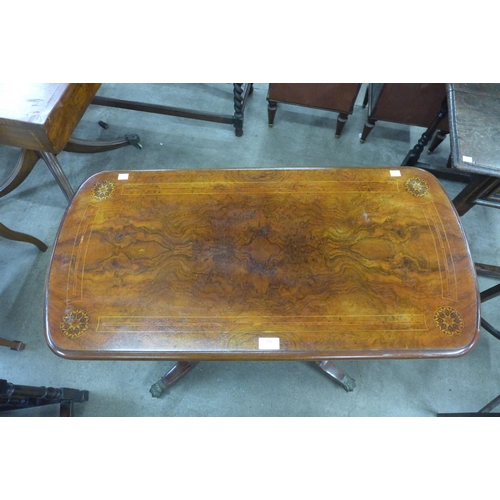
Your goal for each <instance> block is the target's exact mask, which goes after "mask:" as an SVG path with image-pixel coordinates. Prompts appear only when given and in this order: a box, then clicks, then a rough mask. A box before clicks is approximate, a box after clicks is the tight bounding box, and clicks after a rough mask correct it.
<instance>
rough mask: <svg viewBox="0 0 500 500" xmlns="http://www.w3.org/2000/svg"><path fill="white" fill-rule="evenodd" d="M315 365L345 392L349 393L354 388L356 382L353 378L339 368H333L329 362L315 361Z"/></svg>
mask: <svg viewBox="0 0 500 500" xmlns="http://www.w3.org/2000/svg"><path fill="white" fill-rule="evenodd" d="M316 365H317V366H318V367H319V368H320V369H321V370H323V371H324V372H325V373H326V374H328V375H330V377H332V378H333V381H334V382H335V383H336V384H338V385H340V386H341V387H343V388H344V389H345V390H346V392H351V391H352V390H354V388H355V387H356V382H355V380H354V379H353V378H351V377H349V375H346V374H345V373H344V372H343V371H342V370H341V369H340V368H338V367H337V366H335V365H334V364H333V363H332V362H331V361H328V360H324V361H316Z"/></svg>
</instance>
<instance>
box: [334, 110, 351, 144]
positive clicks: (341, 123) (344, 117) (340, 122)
mask: <svg viewBox="0 0 500 500" xmlns="http://www.w3.org/2000/svg"><path fill="white" fill-rule="evenodd" d="M347 118H348V115H347V114H346V113H339V116H338V117H337V128H336V130H335V137H336V138H337V139H338V138H339V137H340V134H341V133H342V130H343V129H344V125H345V122H346V121H347Z"/></svg>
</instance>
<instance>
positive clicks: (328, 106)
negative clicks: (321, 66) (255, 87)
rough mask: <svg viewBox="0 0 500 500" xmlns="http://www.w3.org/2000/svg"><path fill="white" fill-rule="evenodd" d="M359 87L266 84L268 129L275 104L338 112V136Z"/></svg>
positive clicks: (354, 84) (347, 85)
mask: <svg viewBox="0 0 500 500" xmlns="http://www.w3.org/2000/svg"><path fill="white" fill-rule="evenodd" d="M360 88H361V84H360V83H270V84H269V91H268V94H267V101H268V106H267V112H268V121H269V126H270V127H272V126H273V125H274V118H275V115H276V110H277V109H278V103H279V102H280V103H284V104H292V105H296V106H305V107H308V108H316V109H323V110H326V111H334V112H337V113H339V115H338V117H337V127H336V130H335V137H337V138H338V137H340V134H341V133H342V130H343V128H344V125H345V123H346V121H347V118H348V116H349V115H351V114H352V112H353V109H354V103H355V101H356V97H357V96H358V93H359V90H360Z"/></svg>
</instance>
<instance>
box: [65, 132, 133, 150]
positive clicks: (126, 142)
mask: <svg viewBox="0 0 500 500" xmlns="http://www.w3.org/2000/svg"><path fill="white" fill-rule="evenodd" d="M140 141H141V139H140V137H139V136H138V135H137V134H128V135H126V136H125V137H124V138H123V139H115V140H112V141H83V140H81V139H75V138H74V137H70V139H69V141H68V142H67V144H66V146H64V151H68V152H70V153H101V152H103V151H111V150H113V149H118V148H123V147H124V146H134V147H136V148H137V149H142V144H141V142H140Z"/></svg>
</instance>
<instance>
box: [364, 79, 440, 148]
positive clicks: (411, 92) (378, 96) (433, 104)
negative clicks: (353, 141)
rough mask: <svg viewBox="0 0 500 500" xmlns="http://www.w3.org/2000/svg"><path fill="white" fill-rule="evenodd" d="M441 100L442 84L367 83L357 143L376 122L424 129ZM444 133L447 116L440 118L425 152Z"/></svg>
mask: <svg viewBox="0 0 500 500" xmlns="http://www.w3.org/2000/svg"><path fill="white" fill-rule="evenodd" d="M445 99H446V85H445V84H444V83H369V84H368V87H367V89H366V94H365V97H364V100H363V108H366V107H368V115H367V119H366V123H365V126H364V128H363V132H362V134H361V139H360V141H361V143H363V142H365V141H366V139H367V137H368V135H369V134H370V132H371V131H372V130H373V128H374V127H375V123H376V122H377V121H385V122H390V123H398V124H401V125H409V126H415V127H424V128H428V127H429V125H430V124H431V123H432V122H433V121H434V119H435V118H436V114H437V113H438V111H439V109H440V108H441V106H442V103H443V100H445ZM448 133H449V125H448V118H447V117H444V118H443V120H442V121H441V122H440V123H439V124H438V127H437V132H436V134H435V136H434V139H433V141H432V143H431V145H430V147H429V149H428V152H429V153H432V152H433V151H434V150H435V149H436V148H437V147H438V146H439V144H441V142H443V140H444V139H445V138H446V136H447V135H448Z"/></svg>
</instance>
